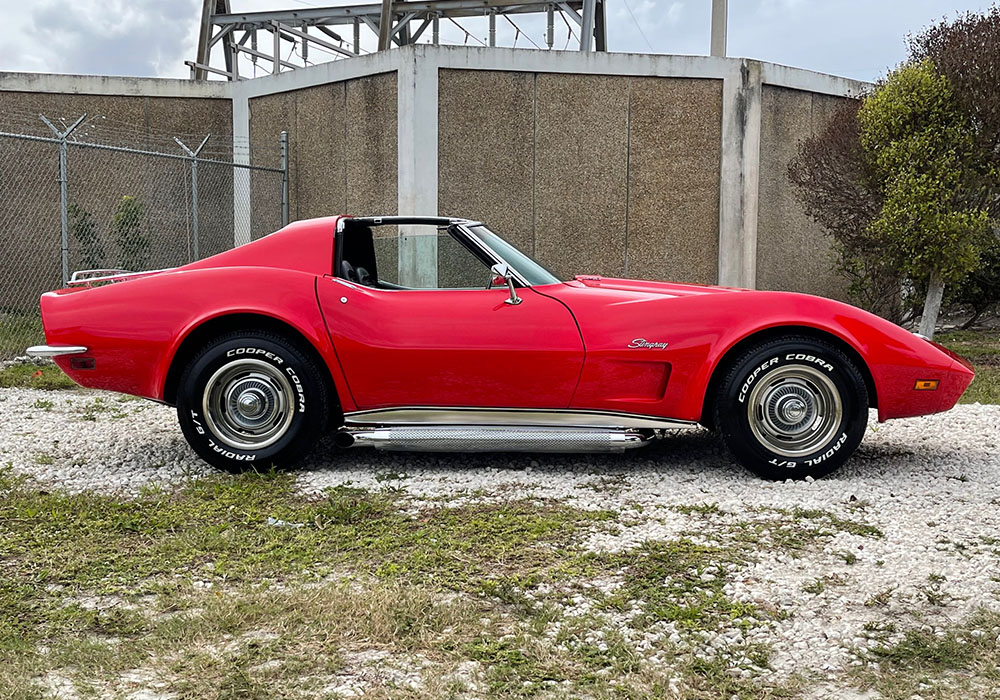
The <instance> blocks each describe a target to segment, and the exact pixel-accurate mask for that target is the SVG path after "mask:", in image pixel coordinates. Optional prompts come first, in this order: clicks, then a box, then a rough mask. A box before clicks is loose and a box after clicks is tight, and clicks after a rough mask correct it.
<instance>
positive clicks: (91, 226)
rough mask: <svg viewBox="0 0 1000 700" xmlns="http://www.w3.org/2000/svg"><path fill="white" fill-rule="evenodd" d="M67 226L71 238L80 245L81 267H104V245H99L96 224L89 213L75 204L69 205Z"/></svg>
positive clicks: (99, 240) (99, 239) (99, 238)
mask: <svg viewBox="0 0 1000 700" xmlns="http://www.w3.org/2000/svg"><path fill="white" fill-rule="evenodd" d="M67 213H68V214H69V220H70V221H69V226H70V230H71V231H72V232H73V237H74V238H76V240H77V242H78V243H79V244H80V258H81V261H82V262H83V266H84V267H87V268H97V267H101V266H102V265H104V245H103V244H102V243H101V236H100V232H99V231H98V228H97V222H96V221H95V220H94V217H93V216H92V215H91V213H90V212H89V211H87V210H86V209H84V208H83V207H81V206H80V205H79V204H77V203H76V202H73V203H71V204H70V205H69V208H68V210H67Z"/></svg>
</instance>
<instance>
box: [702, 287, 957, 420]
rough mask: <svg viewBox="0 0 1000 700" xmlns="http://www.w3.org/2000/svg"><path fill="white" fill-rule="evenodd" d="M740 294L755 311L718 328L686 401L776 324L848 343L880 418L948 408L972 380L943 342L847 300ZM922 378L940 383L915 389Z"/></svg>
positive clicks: (778, 294) (780, 294) (795, 295)
mask: <svg viewBox="0 0 1000 700" xmlns="http://www.w3.org/2000/svg"><path fill="white" fill-rule="evenodd" d="M740 299H741V301H742V300H745V301H746V302H749V303H750V304H751V305H752V307H751V308H752V309H753V312H752V313H748V314H746V316H747V318H745V319H744V320H743V321H742V322H740V323H736V324H734V325H733V326H731V327H730V328H729V329H728V330H725V331H723V332H722V333H720V337H719V341H718V343H717V344H716V346H715V347H714V348H713V351H712V352H711V353H710V355H709V357H707V358H706V360H707V362H706V364H705V365H704V366H703V368H702V371H701V372H698V373H697V374H696V379H695V381H694V382H692V386H691V387H690V391H689V392H688V395H687V396H686V397H685V401H691V402H693V401H695V400H701V397H703V396H704V392H705V391H706V390H707V388H708V385H709V381H710V379H711V377H712V375H713V373H714V372H715V371H716V370H717V369H718V368H719V366H720V364H722V363H724V362H727V361H728V360H729V359H730V353H732V352H733V350H734V349H737V348H740V347H746V346H747V343H748V342H749V341H752V339H753V337H754V336H756V335H759V334H762V333H769V332H773V331H774V330H775V329H777V328H789V329H794V328H806V329H810V330H813V331H819V332H821V333H825V334H828V335H830V336H833V337H834V338H837V339H838V340H840V341H841V342H842V343H844V344H845V345H847V346H848V347H850V348H852V349H853V350H854V351H855V352H856V353H857V355H858V356H859V357H860V358H861V360H862V361H863V362H864V363H865V365H866V367H867V369H868V372H869V373H870V375H871V377H872V381H873V383H874V385H875V391H876V395H877V399H878V415H879V420H880V421H885V420H888V419H890V418H903V417H907V416H918V415H925V414H928V413H936V412H939V411H946V410H948V409H950V408H951V407H952V406H954V405H955V402H956V401H958V398H959V397H960V396H961V394H962V392H963V391H965V389H966V387H968V385H969V383H970V382H971V381H972V377H973V373H972V371H971V367H970V366H969V365H968V364H967V363H964V361H962V360H961V359H960V358H957V356H955V355H954V354H953V353H951V352H949V351H948V350H946V349H945V348H943V347H941V346H940V345H937V344H935V343H930V342H928V341H926V340H924V339H923V338H920V337H919V336H916V335H914V334H913V333H910V332H909V331H907V330H905V329H903V328H901V327H899V326H897V325H896V324H894V323H891V322H889V321H886V320H885V319H883V318H881V317H879V316H876V315H874V314H871V313H868V312H867V311H864V310H862V309H858V308H856V307H853V306H850V305H848V304H844V303H841V302H838V301H834V300H832V299H825V298H822V297H813V296H808V295H804V294H794V293H787V292H749V293H746V294H744V295H740ZM922 379H936V380H938V382H939V385H938V389H937V390H936V391H918V390H917V389H915V385H916V382H917V381H918V380H922Z"/></svg>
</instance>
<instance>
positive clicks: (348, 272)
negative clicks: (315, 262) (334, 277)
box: [340, 260, 358, 282]
mask: <svg viewBox="0 0 1000 700" xmlns="http://www.w3.org/2000/svg"><path fill="white" fill-rule="evenodd" d="M340 274H341V276H342V277H343V278H344V279H345V280H348V281H350V282H358V272H357V270H355V269H354V265H352V264H351V263H349V262H347V261H346V260H344V261H343V262H342V263H340Z"/></svg>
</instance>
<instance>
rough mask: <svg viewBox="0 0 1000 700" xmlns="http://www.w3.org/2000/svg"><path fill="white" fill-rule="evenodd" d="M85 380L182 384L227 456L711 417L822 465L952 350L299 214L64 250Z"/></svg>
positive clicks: (452, 237) (854, 317) (861, 326)
mask: <svg viewBox="0 0 1000 700" xmlns="http://www.w3.org/2000/svg"><path fill="white" fill-rule="evenodd" d="M41 311H42V319H43V323H44V327H45V336H46V341H47V342H46V345H43V346H36V347H34V348H29V350H28V352H29V354H31V355H34V356H47V357H53V358H54V359H55V361H56V363H57V364H58V365H59V366H60V367H61V368H62V369H63V370H64V371H65V372H66V373H67V374H68V375H69V376H70V377H71V378H72V379H73V380H74V381H76V382H77V383H79V384H81V385H82V386H85V387H92V388H98V389H106V390H110V391H117V392H122V393H126V394H133V395H136V396H141V397H146V398H149V399H153V400H155V401H161V402H164V403H167V404H170V405H172V406H176V408H177V414H178V419H179V422H180V426H181V429H182V431H183V433H184V435H185V437H186V438H187V440H188V441H189V443H190V444H191V446H192V447H193V448H194V450H195V451H196V452H197V453H198V454H199V455H200V456H201V457H202V458H203V459H205V460H206V461H207V462H209V463H211V464H213V465H215V466H217V467H220V468H222V469H226V470H240V469H245V468H248V467H258V468H259V467H266V466H271V465H276V466H279V467H286V466H291V465H293V464H295V463H296V462H297V461H299V460H300V459H302V458H303V457H304V456H305V455H306V454H307V453H308V452H309V451H310V450H311V449H312V448H313V446H314V445H315V443H316V442H317V440H318V439H319V438H320V437H321V436H322V435H323V434H324V433H326V432H327V431H328V430H334V431H336V436H335V444H336V445H337V446H338V447H339V448H349V447H358V446H373V447H376V448H380V449H389V450H431V451H448V450H457V451H495V452H506V451H539V452H541V451H554V452H612V451H623V450H627V449H631V448H637V447H641V446H643V445H646V444H648V443H649V442H651V441H653V440H657V439H660V438H663V437H665V436H666V434H667V432H668V431H672V430H675V429H678V428H690V427H696V426H698V425H703V426H706V427H708V428H710V429H712V430H715V431H717V432H718V434H719V435H720V436H721V437H722V439H723V441H724V442H725V443H726V445H727V446H728V447H729V449H730V451H731V452H732V454H733V455H734V457H735V458H736V459H737V460H738V461H739V462H740V463H742V464H743V465H745V466H746V467H747V468H749V469H750V470H752V471H753V472H755V473H757V474H759V475H760V476H763V477H765V478H772V479H785V478H804V477H807V476H812V477H819V476H822V475H825V474H828V473H829V472H831V471H833V470H834V469H836V468H837V467H838V466H840V465H841V464H843V463H844V462H845V461H846V460H847V459H848V458H849V457H850V455H851V454H852V453H853V452H854V450H855V449H856V448H857V446H858V444H859V443H860V441H861V438H862V436H863V434H864V431H865V428H866V425H867V422H868V411H869V408H875V409H877V411H878V419H879V420H880V421H884V420H888V419H892V418H903V417H907V416H918V415H923V414H928V413H935V412H939V411H946V410H948V409H950V408H951V407H952V406H954V405H955V403H956V402H957V400H958V399H959V397H960V396H961V394H962V392H963V391H965V389H966V387H967V386H968V385H969V383H970V382H971V381H972V378H973V371H972V368H971V366H970V365H969V364H968V363H967V362H966V361H964V360H963V359H962V358H960V357H958V356H957V355H955V354H954V353H952V352H950V351H949V350H947V349H945V348H944V347H942V346H940V345H937V344H935V343H932V342H929V341H927V340H925V339H923V338H921V337H918V336H916V335H914V334H912V333H910V332H908V331H906V330H905V329H903V328H900V327H899V326H896V325H894V324H892V323H889V322H888V321H886V320H884V319H881V318H879V317H877V316H874V315H872V314H869V313H867V312H865V311H862V310H860V309H857V308H854V307H852V306H849V305H847V304H843V303H841V302H837V301H833V300H830V299H825V298H820V297H813V296H808V295H804V294H795V293H788V292H769V291H752V290H743V289H734V288H726V287H718V286H704V285H696V284H675V283H666V282H652V281H640V280H627V279H612V278H605V277H597V276H585V275H580V276H576V277H574V278H572V279H570V280H561V279H559V278H558V277H556V276H555V275H553V274H552V273H551V272H549V271H548V270H546V269H545V268H544V267H543V266H542V265H540V264H539V263H537V262H536V261H534V260H533V259H532V258H531V257H529V256H528V255H526V254H524V253H523V252H521V251H520V250H518V249H517V248H516V247H514V246H513V245H511V244H510V243H508V242H507V241H505V240H504V239H503V238H501V237H500V236H498V235H497V234H496V233H494V232H492V231H491V230H490V229H489V228H488V227H487V226H486V225H484V224H483V223H480V222H476V221H471V220H467V219H456V218H446V217H401V216H384V217H348V216H342V217H328V218H321V219H313V220H308V221H299V222H295V223H293V224H290V225H289V226H287V227H285V228H283V229H282V230H280V231H277V232H275V233H273V234H270V235H268V236H265V237H263V238H261V239H259V240H257V241H254V242H252V243H249V244H247V245H244V246H241V247H238V248H235V249H232V250H229V251H227V252H224V253H221V254H219V255H216V256H213V257H211V258H206V259H204V260H200V261H197V262H194V263H191V264H189V265H184V266H182V267H178V268H174V269H170V270H161V271H154V272H141V273H126V272H124V271H118V270H97V271H94V270H90V271H84V272H81V273H75V274H74V276H73V280H72V281H71V283H70V285H69V286H68V287H67V288H65V289H60V290H56V291H53V292H48V293H46V294H44V295H43V296H42V298H41Z"/></svg>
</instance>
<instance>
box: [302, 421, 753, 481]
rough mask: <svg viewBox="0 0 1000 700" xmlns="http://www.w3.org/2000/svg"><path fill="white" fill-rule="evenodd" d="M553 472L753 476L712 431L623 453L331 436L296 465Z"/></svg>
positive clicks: (379, 469)
mask: <svg viewBox="0 0 1000 700" xmlns="http://www.w3.org/2000/svg"><path fill="white" fill-rule="evenodd" d="M484 469H496V470H505V471H523V470H528V469H531V470H534V471H552V472H554V473H560V472H561V473H574V474H580V473H584V474H605V473H606V474H616V473H627V472H634V471H636V470H637V469H641V470H643V471H647V472H650V471H652V472H656V473H660V474H664V475H669V474H691V473H696V472H701V471H705V470H712V471H713V472H719V471H720V470H721V471H725V472H728V473H729V475H730V476H740V475H745V476H746V477H747V478H748V479H753V478H755V477H753V475H752V474H750V473H749V472H747V471H746V470H744V469H742V468H741V467H740V466H739V465H737V464H736V463H735V462H733V460H732V459H731V457H730V456H729V454H728V453H727V452H726V450H725V448H724V447H723V445H722V444H721V443H720V442H719V440H718V439H717V438H716V437H715V436H714V435H712V434H711V433H709V432H708V431H707V430H700V429H699V430H685V431H678V432H677V433H673V434H670V435H668V436H667V437H666V438H665V439H663V440H658V441H655V442H653V443H651V444H649V445H647V446H644V447H640V448H636V449H632V450H628V451H626V452H624V453H579V454H574V453H538V452H395V451H386V450H374V449H371V448H367V447H360V448H351V449H346V450H345V449H340V448H337V447H335V446H334V445H333V440H332V436H328V437H326V438H324V439H323V440H322V441H321V442H320V443H319V444H318V445H317V446H316V448H315V449H314V450H313V452H312V453H311V455H310V456H309V457H307V458H306V459H305V460H304V461H303V462H302V463H301V464H300V465H299V466H298V467H297V468H296V471H298V472H336V471H338V470H351V471H357V470H373V471H374V472H380V473H384V472H396V473H405V472H409V471H417V470H420V471H426V470H433V471H441V472H474V471H476V470H484Z"/></svg>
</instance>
